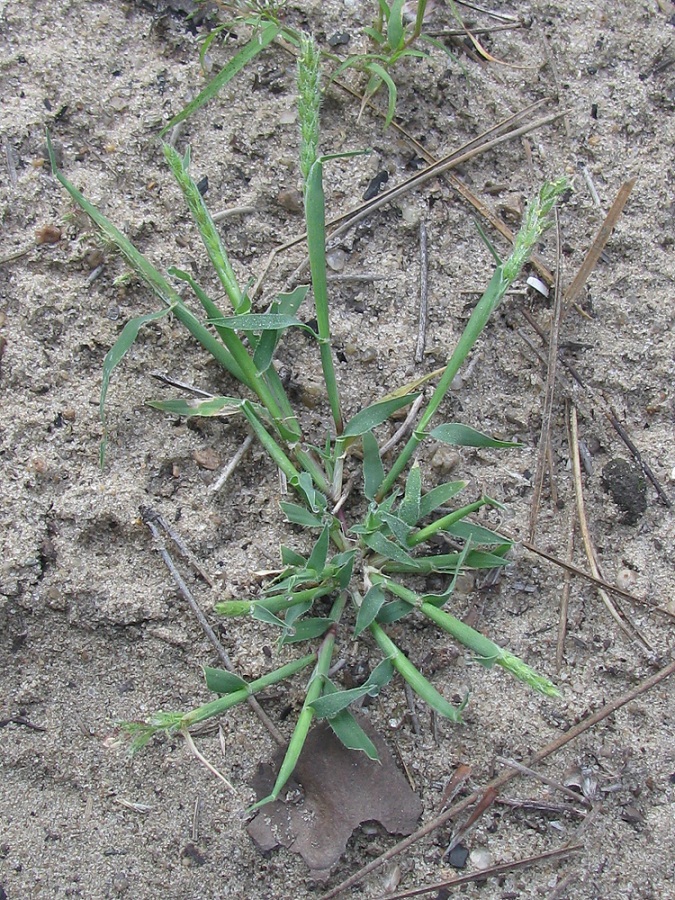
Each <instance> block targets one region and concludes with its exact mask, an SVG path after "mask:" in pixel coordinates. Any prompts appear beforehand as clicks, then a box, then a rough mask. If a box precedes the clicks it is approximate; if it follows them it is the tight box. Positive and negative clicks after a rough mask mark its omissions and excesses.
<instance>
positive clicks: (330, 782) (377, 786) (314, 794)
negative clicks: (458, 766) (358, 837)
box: [248, 717, 422, 880]
mask: <svg viewBox="0 0 675 900" xmlns="http://www.w3.org/2000/svg"><path fill="white" fill-rule="evenodd" d="M359 724H360V725H361V727H362V728H363V729H364V731H365V732H366V733H367V734H368V736H369V737H370V739H371V740H372V741H373V743H374V744H375V746H376V747H377V752H378V754H379V757H380V762H379V763H378V762H374V761H373V760H371V759H369V758H368V757H367V756H366V755H365V753H358V752H355V751H353V750H347V749H346V748H345V747H344V746H343V744H342V743H341V742H340V741H339V739H338V738H337V737H336V736H335V734H333V732H332V731H331V729H330V727H329V726H328V725H327V724H325V723H322V724H320V725H317V726H316V727H315V728H313V729H312V730H311V731H310V733H309V736H308V738H307V741H306V742H305V746H304V748H303V751H302V753H301V755H300V759H299V760H298V764H297V766H296V768H295V772H294V773H293V778H292V779H291V780H290V781H289V782H288V783H287V785H286V788H285V792H284V795H285V797H286V798H288V799H287V800H286V802H282V801H280V800H277V801H275V802H274V803H270V804H268V805H267V806H265V807H263V808H262V809H261V811H260V812H259V813H258V815H257V816H256V817H255V819H253V821H252V822H251V823H250V824H249V826H248V833H249V834H250V836H251V838H252V839H253V841H254V842H255V844H256V845H257V847H258V848H259V849H260V850H261V851H263V852H266V851H269V850H274V849H275V848H276V847H279V846H284V847H288V848H289V849H291V850H292V851H293V852H294V853H299V854H300V855H301V856H302V858H303V859H304V860H305V862H306V863H307V865H308V866H309V868H310V869H311V873H312V876H313V877H314V878H315V879H317V880H321V879H325V878H327V877H328V875H329V874H330V870H331V868H332V866H334V865H335V863H336V862H337V861H338V860H339V858H340V856H341V854H342V852H343V851H344V849H345V847H346V846H347V841H348V840H349V837H350V835H351V833H352V831H353V830H354V829H355V828H356V827H357V826H358V825H360V824H361V823H362V822H371V821H376V822H380V824H382V825H383V826H384V827H385V828H386V829H387V831H388V832H390V833H391V834H411V833H412V832H413V830H414V828H415V825H416V823H417V820H418V818H419V817H420V815H421V813H422V803H421V801H420V799H419V797H418V796H417V795H416V794H415V793H414V792H413V791H412V790H411V789H410V786H409V785H408V782H407V781H406V779H405V778H404V777H403V775H402V774H401V772H400V771H399V769H398V768H397V766H396V763H395V762H394V760H393V757H392V755H391V753H390V751H389V748H388V747H387V745H386V744H385V742H384V740H383V739H382V737H381V736H380V735H379V734H378V733H377V732H376V731H375V730H374V729H373V728H372V727H371V726H370V724H369V723H368V722H367V721H366V720H364V719H363V718H362V717H359ZM282 759H283V751H280V752H279V753H278V754H277V758H276V759H275V763H274V766H271V765H268V764H261V765H260V766H259V767H258V772H257V774H256V777H255V779H254V782H253V787H254V788H255V790H256V793H257V795H258V798H262V797H265V796H267V795H268V794H269V793H270V791H271V789H272V787H273V785H274V781H275V777H276V771H277V769H278V768H279V764H280V762H281V760H282ZM298 798H299V799H298Z"/></svg>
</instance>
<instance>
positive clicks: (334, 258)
mask: <svg viewBox="0 0 675 900" xmlns="http://www.w3.org/2000/svg"><path fill="white" fill-rule="evenodd" d="M346 262H347V254H346V253H345V251H344V250H340V249H339V248H338V249H337V250H331V251H329V252H328V253H327V254H326V265H327V266H328V268H329V269H332V270H333V271H334V272H341V271H342V270H343V269H344V267H345V263H346Z"/></svg>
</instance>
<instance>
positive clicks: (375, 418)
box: [343, 394, 419, 437]
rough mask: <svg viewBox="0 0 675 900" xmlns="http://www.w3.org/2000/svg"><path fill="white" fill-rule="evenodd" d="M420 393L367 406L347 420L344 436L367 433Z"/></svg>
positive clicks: (356, 435) (357, 435) (407, 404)
mask: <svg viewBox="0 0 675 900" xmlns="http://www.w3.org/2000/svg"><path fill="white" fill-rule="evenodd" d="M418 396H419V395H418V394H406V395H405V396H404V397H395V398H393V399H390V400H380V401H379V402H378V403H373V404H372V405H371V406H367V407H366V408H365V409H362V410H361V411H360V412H357V413H356V415H355V416H352V418H351V419H350V420H349V421H348V422H347V424H346V425H345V428H344V432H343V436H344V437H360V436H361V435H365V433H366V432H367V431H372V430H373V428H376V427H377V426H378V425H381V424H382V423H383V422H386V421H387V419H388V418H389V416H391V415H393V414H394V413H395V412H398V410H399V409H403V407H405V406H409V405H410V404H411V403H412V402H413V401H414V400H416V399H417V397H418Z"/></svg>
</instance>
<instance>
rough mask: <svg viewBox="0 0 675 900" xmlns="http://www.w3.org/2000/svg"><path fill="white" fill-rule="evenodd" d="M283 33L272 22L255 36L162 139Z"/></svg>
mask: <svg viewBox="0 0 675 900" xmlns="http://www.w3.org/2000/svg"><path fill="white" fill-rule="evenodd" d="M280 31H281V27H280V26H279V25H277V24H276V23H275V22H270V23H269V24H268V25H266V26H265V27H264V28H263V29H262V31H261V32H259V33H258V34H256V35H254V36H253V38H251V40H250V41H249V42H248V44H246V45H245V46H244V47H242V49H241V50H240V51H239V53H237V54H236V56H234V57H233V58H232V59H231V60H230V61H229V62H228V63H227V65H226V66H225V67H224V68H222V69H221V70H220V72H219V73H218V74H217V75H216V77H215V78H214V79H213V80H212V81H210V82H209V83H208V84H207V86H206V87H205V88H204V90H203V91H202V92H201V93H200V94H199V95H198V96H197V97H195V99H194V100H192V101H191V102H190V103H188V104H187V106H185V107H184V108H183V109H182V110H181V111H180V112H179V113H178V114H177V115H175V116H174V117H173V119H171V121H170V122H169V123H168V124H167V125H165V126H164V128H162V130H161V131H160V137H163V136H164V135H165V134H166V133H167V131H169V129H170V128H173V127H174V125H178V123H179V122H183V121H184V120H185V119H187V118H188V117H189V116H191V115H192V114H193V113H194V112H196V111H197V110H198V109H200V108H201V107H202V106H203V105H204V104H205V103H208V102H209V100H212V99H213V98H214V97H216V96H217V95H218V94H219V93H220V91H221V89H222V88H223V87H224V86H225V85H226V84H227V83H228V82H229V81H232V79H233V78H234V76H235V75H237V74H238V73H239V72H240V71H241V70H242V69H243V68H244V67H245V66H246V65H247V64H248V63H249V62H250V61H251V60H252V59H253V58H254V57H255V56H257V54H258V53H260V51H261V50H264V49H265V47H267V46H268V44H271V43H272V41H273V40H274V39H275V38H276V37H277V35H278V34H279V32H280Z"/></svg>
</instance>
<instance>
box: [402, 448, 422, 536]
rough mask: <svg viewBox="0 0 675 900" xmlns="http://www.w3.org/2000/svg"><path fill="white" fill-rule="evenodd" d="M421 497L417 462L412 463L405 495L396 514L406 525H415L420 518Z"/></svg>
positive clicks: (420, 479)
mask: <svg viewBox="0 0 675 900" xmlns="http://www.w3.org/2000/svg"><path fill="white" fill-rule="evenodd" d="M421 496H422V472H421V469H420V466H419V463H418V462H415V463H413V465H412V467H411V469H410V471H409V472H408V477H407V479H406V483H405V494H404V496H403V500H401V504H400V506H399V508H398V514H399V516H400V517H401V518H402V519H403V521H404V522H406V523H407V524H408V525H415V524H416V523H417V521H418V520H419V518H420V502H421Z"/></svg>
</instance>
